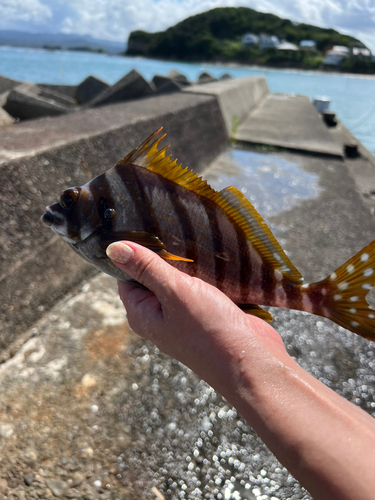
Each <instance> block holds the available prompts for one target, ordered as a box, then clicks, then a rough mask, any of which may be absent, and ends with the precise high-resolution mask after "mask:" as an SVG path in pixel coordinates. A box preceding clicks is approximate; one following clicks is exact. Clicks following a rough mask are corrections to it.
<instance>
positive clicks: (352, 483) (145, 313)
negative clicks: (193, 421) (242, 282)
mask: <svg viewBox="0 0 375 500" xmlns="http://www.w3.org/2000/svg"><path fill="white" fill-rule="evenodd" d="M128 243H129V242H128ZM107 253H108V256H109V257H110V258H111V259H113V260H114V261H115V262H117V265H118V266H119V267H121V269H123V270H124V271H125V272H127V273H128V274H129V275H130V276H132V277H133V278H134V279H135V280H137V281H140V282H141V283H142V284H143V285H144V286H145V287H147V288H148V289H149V291H145V290H141V289H140V288H138V287H135V286H130V285H125V284H123V283H122V284H120V296H121V298H122V300H123V302H124V305H125V307H126V309H127V312H128V319H129V324H130V325H131V326H132V328H133V329H134V330H135V331H136V332H137V333H139V334H140V335H142V336H143V337H144V338H147V339H149V340H151V341H152V342H154V343H155V344H156V345H157V346H158V347H159V348H160V349H161V350H162V351H164V352H166V353H168V354H170V355H171V356H173V357H175V358H176V359H178V360H180V361H181V362H183V363H184V364H186V365H187V366H189V367H190V368H191V369H192V370H194V371H195V372H196V373H197V374H198V375H199V376H200V377H201V378H203V379H204V380H206V381H207V382H208V383H209V384H210V385H211V386H212V387H214V388H215V389H216V390H217V391H218V392H220V393H221V394H222V395H223V396H225V397H226V398H227V399H228V401H230V402H231V403H232V404H233V405H234V406H235V407H236V408H237V409H238V410H239V412H240V413H241V414H242V415H243V417H244V418H245V419H246V420H247V421H248V422H249V424H250V425H251V426H252V427H253V428H254V430H255V431H256V432H257V433H258V435H259V436H260V437H261V438H262V439H263V441H264V442H265V443H266V444H267V446H268V447H269V448H270V450H272V451H273V452H274V453H275V455H276V456H277V457H278V458H279V460H280V462H281V463H283V464H284V465H285V466H286V467H288V469H289V470H290V472H291V473H292V474H293V475H294V476H295V477H296V478H297V479H298V480H299V481H300V482H301V484H302V485H304V486H305V487H306V488H307V489H308V490H309V491H310V492H311V493H312V494H313V495H314V496H315V498H316V499H317V500H325V499H327V500H328V499H329V500H336V499H337V500H354V499H355V500H370V499H372V498H374V492H375V471H374V464H375V421H374V419H372V418H371V417H370V416H369V415H367V414H366V413H365V412H363V411H362V410H360V409H359V408H357V407H355V406H354V405H352V404H351V403H349V402H348V401H346V400H344V399H343V398H341V397H340V396H338V395H337V394H335V393H334V392H333V391H331V390H330V389H329V388H327V387H326V386H324V385H323V384H321V383H320V382H319V381H317V380H315V379H314V378H313V377H311V376H310V375H309V374H308V373H306V372H305V371H304V370H303V369H302V368H300V367H299V366H298V365H297V363H295V362H294V361H293V360H292V359H291V358H290V356H288V354H287V352H286V351H285V348H284V346H283V343H282V341H281V339H280V337H279V336H278V334H277V333H276V332H275V330H274V329H273V328H272V327H271V326H270V325H268V324H266V323H265V322H263V321H262V320H260V319H259V318H255V317H252V316H247V315H245V314H244V313H243V312H242V311H240V309H239V308H238V307H236V306H235V305H234V304H233V302H231V301H230V300H229V299H228V298H227V297H226V296H225V295H223V294H222V293H221V292H219V291H218V290H217V289H215V288H213V287H211V286H209V285H207V284H206V283H203V282H201V281H200V280H197V279H194V278H191V277H189V276H186V275H184V274H183V273H179V272H178V271H176V270H175V269H174V268H172V267H171V266H169V265H168V264H166V263H164V262H163V261H162V260H161V259H160V258H158V257H157V256H156V255H155V254H153V252H150V251H149V250H147V249H145V248H143V247H141V246H139V245H136V244H134V243H129V246H128V245H124V244H123V243H113V244H112V245H110V247H108V249H107ZM120 263H122V264H120Z"/></svg>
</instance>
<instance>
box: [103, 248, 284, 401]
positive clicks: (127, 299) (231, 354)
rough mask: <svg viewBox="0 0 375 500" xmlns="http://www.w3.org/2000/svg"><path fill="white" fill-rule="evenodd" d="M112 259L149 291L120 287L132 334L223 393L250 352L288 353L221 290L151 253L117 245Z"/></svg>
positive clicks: (268, 329) (267, 329)
mask: <svg viewBox="0 0 375 500" xmlns="http://www.w3.org/2000/svg"><path fill="white" fill-rule="evenodd" d="M107 255H108V256H109V258H110V259H111V260H113V262H114V263H115V264H116V265H117V266H118V267H120V268H121V269H123V270H124V271H125V272H126V273H127V274H129V275H130V276H131V277H132V278H134V279H135V280H137V281H138V282H140V283H142V284H143V285H144V286H145V287H147V288H148V290H144V289H141V288H140V287H138V286H136V285H130V284H127V283H123V282H119V293H120V298H121V300H122V301H123V303H124V306H125V308H126V311H127V315H128V320H129V324H130V326H131V328H132V329H133V330H134V331H135V332H136V333H138V334H139V335H141V336H142V337H144V338H146V339H149V340H151V341H152V342H153V343H155V344H156V345H157V346H158V348H159V349H160V350H161V351H163V352H165V353H167V354H170V355H171V356H173V357H174V358H176V359H178V360H179V361H181V362H183V363H184V364H185V365H187V366H189V367H190V368H191V369H192V370H193V371H195V372H196V373H197V374H198V375H199V376H200V377H202V378H203V379H205V380H206V381H207V382H209V383H210V384H211V385H214V386H216V387H217V386H218V383H217V382H219V381H218V380H217V379H218V378H220V374H222V373H223V371H224V372H225V373H226V374H227V376H228V373H229V371H230V369H231V366H233V367H234V366H236V365H238V357H241V353H245V352H249V349H251V350H254V349H259V348H260V345H261V344H263V345H264V343H267V342H268V343H271V344H277V345H278V346H279V347H280V348H281V349H282V350H284V346H283V344H282V341H281V339H280V337H279V335H278V334H277V332H276V331H275V330H274V329H273V328H272V327H271V326H270V325H268V324H267V323H265V322H264V321H263V320H261V319H259V318H256V317H254V316H250V315H247V314H245V313H244V312H242V311H241V310H240V309H239V308H238V307H237V306H236V305H235V304H234V303H233V302H232V301H231V300H230V299H229V298H228V297H227V296H226V295H224V294H223V293H222V292H220V291H219V290H218V289H217V288H215V287H213V286H211V285H209V284H207V283H205V282H203V281H202V280H200V279H197V278H193V277H191V276H188V275H186V274H184V273H182V272H180V271H178V270H177V269H175V268H174V267H172V266H171V265H170V264H168V263H167V262H165V261H164V260H162V259H161V258H160V257H159V256H158V255H156V254H155V253H154V252H152V251H150V250H148V249H147V248H145V247H142V246H140V245H137V244H136V243H132V242H126V244H125V242H116V243H112V244H111V245H110V246H109V247H108V248H107ZM218 389H219V391H220V392H222V393H223V389H222V388H218Z"/></svg>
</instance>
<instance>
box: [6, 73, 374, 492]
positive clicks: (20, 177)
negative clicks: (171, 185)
mask: <svg viewBox="0 0 375 500" xmlns="http://www.w3.org/2000/svg"><path fill="white" fill-rule="evenodd" d="M253 83H254V86H252V85H253V84H252V80H251V79H244V80H235V81H233V80H228V81H225V82H220V83H213V84H207V85H203V86H199V89H193V92H190V93H188V92H186V93H185V92H182V93H179V94H173V95H167V96H159V97H153V98H148V99H142V100H138V101H134V102H128V103H124V104H116V105H111V106H106V107H103V108H100V109H94V110H86V111H83V112H77V113H75V114H71V115H66V116H63V117H59V118H48V119H47V118H43V119H40V120H37V121H34V122H28V123H23V124H16V125H12V126H7V127H3V128H0V172H1V179H2V187H1V189H2V197H1V199H0V203H1V209H2V210H1V213H2V214H5V215H4V217H3V223H2V225H1V234H0V245H1V253H0V255H1V276H0V280H1V281H0V283H1V290H0V294H1V296H0V299H1V314H2V316H1V320H2V325H1V337H0V338H1V342H2V344H1V350H0V354H1V361H2V363H1V364H0V455H1V457H2V459H1V461H0V498H1V495H7V496H8V497H9V498H16V497H18V498H20V499H22V498H25V499H26V498H52V497H53V496H60V497H61V498H76V499H79V500H96V499H100V500H108V499H121V500H123V499H125V498H126V499H127V500H136V499H137V500H138V499H139V498H142V499H146V500H154V499H155V498H159V499H161V498H165V499H174V498H181V499H182V498H197V499H200V498H201V499H203V498H220V495H221V497H222V498H224V497H225V495H226V498H239V497H241V498H247V499H253V498H258V497H259V496H261V495H262V498H264V499H267V500H271V499H272V500H275V499H277V500H281V499H282V498H290V499H293V500H302V499H303V500H310V498H311V497H310V496H309V495H308V494H307V493H306V491H305V490H304V489H303V488H302V487H301V486H300V485H299V484H298V482H297V481H295V480H293V478H292V477H291V476H290V474H289V472H288V471H287V470H286V469H285V468H283V467H282V466H281V465H280V464H279V462H278V461H277V460H276V458H275V457H274V456H273V455H272V454H271V453H270V452H269V450H267V448H266V447H265V446H264V445H263V444H262V442H261V441H260V439H259V438H258V437H257V436H256V434H255V433H254V432H253V431H252V429H251V428H250V427H249V426H248V425H247V424H246V423H245V422H244V421H243V419H242V418H241V416H240V415H239V414H238V413H237V411H236V410H235V409H233V408H231V407H230V405H229V404H228V403H227V402H226V401H225V400H224V399H223V398H222V397H221V396H220V395H219V394H217V393H215V391H213V389H211V388H210V387H209V386H207V384H205V383H203V382H202V381H200V380H199V379H198V377H196V376H195V375H194V374H192V372H190V370H188V369H187V368H186V367H184V366H182V365H180V364H179V363H177V362H176V361H175V360H173V359H171V358H169V357H168V356H166V355H163V354H162V353H160V352H159V350H158V349H156V348H155V347H154V346H153V345H152V344H151V343H149V342H145V341H143V340H142V339H139V338H138V337H137V336H136V335H135V334H134V333H132V332H131V330H130V329H129V326H128V324H127V320H126V315H125V311H124V309H123V307H122V304H121V303H120V301H119V299H118V296H117V285H116V282H115V280H113V279H112V278H110V277H108V276H106V275H104V274H96V275H94V274H95V270H94V268H92V267H91V266H89V265H88V264H86V263H85V262H84V261H83V260H82V259H80V258H79V257H77V256H76V255H75V254H74V253H73V252H72V250H71V249H70V248H69V247H68V246H67V245H66V244H65V243H63V242H62V241H61V240H60V239H58V238H55V237H54V236H53V234H52V233H51V232H50V231H49V230H48V229H46V228H45V227H43V226H42V225H40V223H39V217H40V215H41V214H42V213H43V210H44V206H45V205H46V204H48V203H50V202H51V201H52V200H54V199H55V198H56V197H57V196H58V194H59V192H60V191H61V190H62V189H64V188H65V187H67V186H69V185H75V184H82V183H83V182H86V181H87V180H88V179H90V178H91V177H92V176H93V175H96V174H98V173H100V172H102V171H104V170H106V169H107V168H109V167H110V166H112V165H113V164H114V163H115V162H116V161H117V160H118V159H119V158H121V157H122V156H124V155H125V154H126V153H127V152H128V151H129V150H130V149H132V148H134V147H135V146H136V145H137V144H138V143H139V142H140V141H141V140H142V139H144V138H145V137H146V136H147V135H148V134H149V133H151V132H152V131H154V130H155V129H157V128H158V127H159V126H162V125H163V126H164V127H165V131H166V132H167V133H168V136H167V139H166V141H165V142H167V143H169V144H171V151H172V153H173V155H174V156H177V157H178V158H179V160H180V161H182V163H183V164H184V165H189V166H191V167H193V168H194V169H197V171H199V172H200V173H202V175H203V177H204V178H205V179H207V180H208V181H209V182H210V183H211V184H212V185H213V186H214V187H215V188H216V189H222V188H224V187H226V186H227V185H230V184H232V185H236V186H237V187H238V188H239V189H241V190H242V192H243V193H245V194H246V196H247V197H248V198H249V200H251V202H252V203H253V204H254V206H255V207H256V208H257V209H258V210H259V211H260V213H261V214H262V215H263V216H264V217H265V220H266V222H267V223H268V224H269V226H270V227H271V229H272V231H273V232H274V234H275V235H276V237H277V238H278V240H279V242H280V244H281V245H282V246H283V248H284V249H285V250H286V251H287V253H288V255H289V257H290V258H291V260H292V262H293V263H294V264H295V265H296V267H297V268H298V269H299V270H300V271H301V272H302V274H303V275H304V276H305V278H306V280H307V281H314V280H318V279H321V278H324V277H326V276H328V275H329V274H330V273H331V272H333V271H334V270H335V269H336V268H337V267H338V266H339V265H341V264H342V263H343V262H345V261H346V260H347V259H348V258H350V257H351V256H352V255H353V254H354V253H355V252H357V251H359V250H360V249H361V248H362V247H363V246H365V245H366V244H367V243H369V242H370V241H371V240H373V239H375V224H374V212H375V195H374V193H375V170H374V169H375V161H374V157H373V156H372V155H371V154H370V153H369V152H368V151H367V150H366V149H365V148H364V147H363V145H361V144H360V143H358V151H359V156H358V157H355V158H347V157H345V156H344V154H343V152H344V148H345V144H347V143H353V141H355V140H356V139H355V138H354V137H353V135H352V134H351V133H350V132H349V131H348V130H347V129H346V128H345V127H344V126H343V125H342V124H341V123H340V122H338V124H337V126H336V127H334V128H328V127H326V126H325V124H324V122H323V121H322V120H321V118H320V116H319V115H318V114H317V112H316V111H315V109H314V108H313V107H312V106H311V105H310V104H309V103H308V101H307V99H306V98H303V97H301V96H297V97H295V96H294V97H293V98H291V97H290V98H289V97H285V96H284V97H280V96H275V95H273V94H270V93H269V92H268V89H267V84H266V82H265V80H264V79H256V80H254V82H253ZM197 87H198V86H197ZM198 90H200V91H199V92H198ZM246 96H248V97H246ZM249 96H250V97H249ZM254 96H255V97H254ZM288 100H289V101H290V102H288ZM231 105H233V108H231ZM286 107H287V109H289V110H292V111H290V113H289V116H288V114H287V113H286V111H285V110H286ZM231 109H233V110H235V113H236V115H235V116H237V117H238V119H235V120H233V116H234V111H233V113H232V111H231ZM314 113H315V114H314ZM233 124H235V125H236V126H235V127H234V130H233V128H232V126H233ZM309 131H310V132H311V134H310V136H309ZM267 134H268V135H267ZM230 139H231V141H232V144H234V147H231V148H228V144H229V140H230ZM277 141H278V143H277ZM246 162H248V163H246ZM262 193H263V198H262V197H261V194H262ZM271 199H272V200H273V201H274V205H273V206H275V207H276V211H274V212H272V211H269V212H267V210H268V205H271ZM263 210H265V211H264V212H263ZM270 312H271V313H272V315H273V316H274V323H273V326H274V327H275V328H276V330H277V331H278V332H279V333H280V335H281V336H282V338H283V341H284V343H285V346H286V349H287V350H288V352H289V354H290V355H291V356H293V357H294V359H296V360H297V362H299V363H300V364H301V365H302V366H303V367H304V368H305V369H307V370H308V371H309V372H310V373H312V374H313V375H314V376H315V377H316V378H318V379H320V380H321V381H323V383H325V384H327V385H328V386H329V387H331V388H332V389H333V390H335V391H337V392H338V393H339V394H341V395H342V396H343V397H345V398H347V399H348V400H350V401H352V402H354V403H355V404H357V405H358V406H360V407H361V408H363V409H364V410H365V411H367V412H368V413H370V414H372V415H374V416H375V414H374V408H373V401H374V398H375V392H374V385H373V380H374V376H375V371H374V358H375V344H373V343H370V342H368V341H366V340H364V339H362V338H359V337H358V336H356V335H354V334H353V333H351V332H348V331H346V330H344V329H343V328H341V327H339V326H337V325H335V324H334V323H332V322H330V321H329V320H326V319H323V318H320V317H316V316H313V315H309V314H305V313H302V312H298V311H289V310H279V309H272V310H271V311H270ZM155 488H156V489H155ZM229 495H232V496H231V497H229Z"/></svg>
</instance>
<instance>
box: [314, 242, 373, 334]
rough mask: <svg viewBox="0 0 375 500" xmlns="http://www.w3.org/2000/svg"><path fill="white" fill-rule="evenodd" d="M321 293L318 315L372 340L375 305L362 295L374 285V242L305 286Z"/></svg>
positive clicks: (365, 294)
mask: <svg viewBox="0 0 375 500" xmlns="http://www.w3.org/2000/svg"><path fill="white" fill-rule="evenodd" d="M310 287H311V288H312V290H314V289H315V290H316V289H317V288H318V290H319V291H320V292H321V293H322V294H323V291H324V299H323V303H322V312H321V313H320V314H321V315H322V316H326V317H327V318H329V319H331V320H332V321H335V322H336V323H337V324H339V325H340V326H342V327H344V328H346V329H347V330H350V331H352V332H354V333H356V334H358V335H360V336H362V337H364V338H366V339H369V340H372V341H375V308H373V306H371V305H370V304H369V303H368V302H367V300H366V296H367V294H368V293H369V291H370V290H371V289H372V288H373V287H375V241H372V242H371V243H369V244H368V245H367V246H366V247H365V248H363V249H362V250H361V251H360V252H358V253H357V254H356V255H354V257H352V258H351V259H349V260H348V261H347V262H345V264H343V265H342V266H340V267H339V268H338V269H337V270H336V271H335V272H334V273H332V274H331V275H330V276H328V278H326V279H325V280H323V281H320V282H318V283H312V284H311V285H309V288H310Z"/></svg>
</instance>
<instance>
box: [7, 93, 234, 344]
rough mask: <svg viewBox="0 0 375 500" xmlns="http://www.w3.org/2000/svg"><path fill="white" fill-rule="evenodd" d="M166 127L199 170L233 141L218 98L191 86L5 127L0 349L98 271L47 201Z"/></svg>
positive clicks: (178, 150) (177, 151) (175, 150)
mask: <svg viewBox="0 0 375 500" xmlns="http://www.w3.org/2000/svg"><path fill="white" fill-rule="evenodd" d="M160 126H164V131H165V132H166V133H167V134H168V136H167V138H166V139H165V140H164V141H163V142H164V144H165V145H167V144H171V152H172V154H173V156H174V157H177V158H178V159H179V160H180V161H182V163H183V165H188V166H190V167H192V168H194V169H196V170H198V171H199V170H200V169H202V168H203V167H204V166H206V165H207V164H208V163H209V162H210V161H211V160H212V159H213V158H214V157H215V156H217V155H218V154H219V153H220V152H221V151H222V150H223V149H224V148H225V147H226V145H227V139H228V138H227V134H226V129H225V125H224V122H223V118H222V115H221V112H220V108H219V105H218V103H217V100H216V99H215V98H214V97H211V96H202V95H194V94H187V93H186V94H185V93H178V94H170V95H166V96H160V97H152V98H148V99H142V100H138V101H132V102H127V103H121V104H113V105H110V106H105V107H102V108H97V109H90V110H85V111H79V112H75V113H71V114H69V115H64V116H61V117H55V118H42V119H39V120H33V121H29V122H24V123H20V124H15V125H11V126H5V127H2V128H1V129H0V178H1V197H0V209H1V214H2V223H1V229H0V351H1V350H2V349H4V348H5V347H6V346H7V345H9V344H11V343H12V342H13V341H14V340H15V339H16V338H17V336H18V335H19V334H20V333H22V331H23V330H24V329H25V328H26V327H27V326H29V325H30V324H32V322H34V321H35V320H36V319H38V317H40V316H41V314H42V313H43V311H44V310H46V309H48V308H49V307H51V306H52V305H53V303H54V302H55V301H56V299H57V298H58V297H60V296H62V295H63V294H65V293H66V292H67V291H68V290H69V289H71V288H72V287H73V286H74V285H76V284H78V283H79V282H80V281H81V280H82V278H83V277H85V276H87V275H88V274H90V273H93V272H95V270H94V268H93V267H92V266H90V265H89V264H87V263H86V262H85V261H84V260H83V259H81V258H80V257H78V256H77V255H75V253H74V252H73V251H72V250H71V249H70V248H69V247H68V245H66V244H65V243H64V242H63V241H61V240H60V238H58V237H56V236H54V234H53V233H52V231H50V230H49V229H48V228H46V227H44V226H43V225H42V224H41V223H40V221H39V218H40V216H41V215H42V214H43V212H44V207H45V205H47V204H50V203H51V202H53V201H54V200H56V199H57V197H58V196H59V194H60V192H61V191H62V190H63V189H65V188H66V187H69V186H74V185H81V184H83V183H84V182H87V181H88V180H89V179H90V178H91V177H92V176H95V175H97V174H99V173H101V172H103V171H105V170H106V169H108V168H110V167H111V166H113V165H114V164H115V163H116V162H117V161H118V160H119V159H120V158H122V157H123V156H125V154H127V153H128V152H129V151H130V150H131V149H133V148H134V147H136V146H137V145H138V144H139V143H140V142H141V141H142V140H144V139H145V138H146V137H147V136H148V135H149V134H150V133H152V132H154V131H155V130H156V129H158V128H159V127H160Z"/></svg>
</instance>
